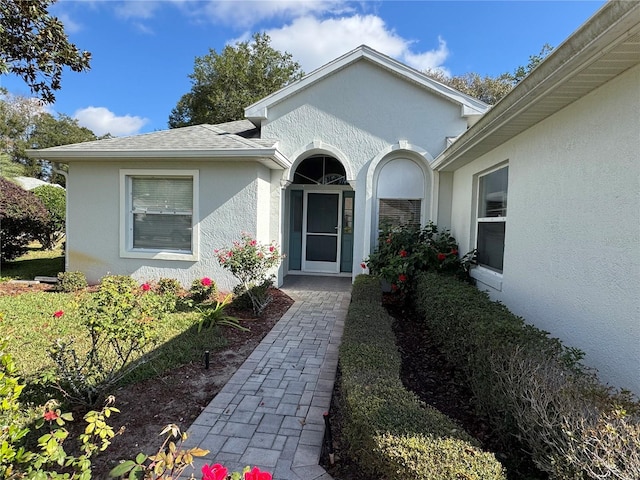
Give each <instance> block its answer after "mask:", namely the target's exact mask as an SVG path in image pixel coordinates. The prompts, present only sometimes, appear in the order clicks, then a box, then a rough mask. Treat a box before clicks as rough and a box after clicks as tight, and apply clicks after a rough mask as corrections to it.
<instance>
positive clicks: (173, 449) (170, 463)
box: [109, 424, 272, 480]
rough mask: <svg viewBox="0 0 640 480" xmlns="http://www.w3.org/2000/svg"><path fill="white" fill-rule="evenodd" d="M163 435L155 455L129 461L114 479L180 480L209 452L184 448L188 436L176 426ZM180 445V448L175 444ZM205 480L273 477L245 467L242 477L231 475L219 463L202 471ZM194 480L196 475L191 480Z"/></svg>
mask: <svg viewBox="0 0 640 480" xmlns="http://www.w3.org/2000/svg"><path fill="white" fill-rule="evenodd" d="M160 435H166V437H165V439H164V442H163V443H162V445H161V446H160V448H159V449H158V452H157V453H156V454H155V455H150V456H147V455H145V454H144V453H139V454H138V455H137V456H136V458H135V460H126V461H124V462H122V463H121V464H120V465H118V466H117V467H115V468H114V469H113V470H111V472H109V476H110V477H111V478H114V477H117V478H121V477H124V476H126V478H136V479H148V480H178V479H179V478H181V477H182V474H183V473H184V472H185V470H186V469H187V468H189V467H191V468H192V469H193V459H194V457H204V456H205V455H207V454H208V453H209V450H203V449H201V448H197V447H194V448H190V449H188V450H186V449H183V448H181V447H182V445H183V444H184V442H185V440H186V439H187V433H186V432H180V428H179V427H178V426H177V425H174V424H171V425H167V426H166V427H165V428H164V430H162V432H161V433H160ZM176 441H178V444H176ZM201 473H202V477H201V478H202V480H227V479H229V480H242V479H244V480H271V478H272V477H271V474H270V473H268V472H261V471H260V470H259V469H258V468H257V467H254V468H253V470H251V469H250V468H249V467H245V469H244V471H243V472H242V473H239V472H233V473H229V471H228V469H227V468H226V467H224V466H223V465H221V464H219V463H216V464H213V465H204V466H203V467H202V469H201ZM188 478H191V479H194V478H196V477H194V475H193V473H192V474H191V475H190V476H189V477H188Z"/></svg>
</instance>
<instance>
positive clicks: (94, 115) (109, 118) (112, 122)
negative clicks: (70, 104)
mask: <svg viewBox="0 0 640 480" xmlns="http://www.w3.org/2000/svg"><path fill="white" fill-rule="evenodd" d="M73 118H76V119H77V120H78V123H79V124H80V125H81V126H83V127H87V128H88V129H90V130H91V131H93V133H95V134H96V135H98V136H100V135H105V134H107V133H110V134H111V135H114V136H116V137H120V136H125V135H134V134H136V133H138V132H139V131H140V129H141V128H142V127H143V126H144V125H145V124H146V123H147V122H148V121H149V119H147V118H142V117H136V116H132V115H123V116H120V117H119V116H117V115H116V114H115V113H113V112H112V111H110V110H109V109H107V108H105V107H87V108H81V109H80V110H76V112H75V113H74V114H73Z"/></svg>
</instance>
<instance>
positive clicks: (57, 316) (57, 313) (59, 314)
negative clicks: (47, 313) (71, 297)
mask: <svg viewBox="0 0 640 480" xmlns="http://www.w3.org/2000/svg"><path fill="white" fill-rule="evenodd" d="M62 315H64V312H63V311H62V310H58V311H57V312H54V314H53V316H54V317H55V318H60V317H61V316H62Z"/></svg>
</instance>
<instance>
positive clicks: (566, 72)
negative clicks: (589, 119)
mask: <svg viewBox="0 0 640 480" xmlns="http://www.w3.org/2000/svg"><path fill="white" fill-rule="evenodd" d="M639 18H640V2H631V1H616V0H610V1H608V2H607V3H605V4H604V5H603V6H602V7H601V8H600V9H599V10H598V11H597V12H596V13H595V14H594V15H593V16H591V18H589V19H588V20H587V21H586V22H585V23H584V24H583V25H582V26H581V27H580V28H578V30H576V31H575V32H574V33H573V34H572V35H571V36H569V37H568V38H567V39H566V40H565V41H564V42H562V43H561V44H560V45H559V46H558V47H557V48H556V49H554V50H553V51H552V52H551V54H549V56H548V57H547V58H546V59H545V60H544V61H543V62H541V63H540V64H539V65H538V66H537V67H536V68H535V69H534V70H533V71H532V72H530V74H529V75H527V76H526V77H525V78H524V79H523V80H522V81H521V82H520V83H519V84H518V85H516V87H515V88H514V89H513V90H511V92H509V93H508V94H507V95H506V96H505V97H504V98H502V99H501V100H500V101H499V102H498V103H496V104H495V105H494V106H493V108H492V109H491V110H489V112H487V114H485V115H484V116H483V117H482V118H480V119H479V120H478V122H477V123H476V124H475V125H473V126H472V127H470V128H469V129H468V130H467V131H465V132H464V133H463V134H462V135H460V137H458V139H457V140H456V141H455V142H454V143H453V144H452V145H451V146H449V147H448V148H447V149H445V150H444V151H443V152H442V153H441V154H440V155H439V156H438V157H437V158H436V159H435V160H434V162H433V164H432V168H433V169H434V170H438V171H442V170H445V169H451V168H450V167H452V166H454V165H453V164H454V163H455V162H456V161H457V160H459V159H460V158H461V157H462V156H463V155H464V154H465V153H467V152H468V151H469V150H470V149H471V148H473V147H474V146H476V145H478V144H480V143H481V142H482V141H483V140H484V139H485V138H487V137H489V136H490V135H491V134H492V133H494V132H495V131H496V130H497V129H498V128H500V127H501V126H502V125H504V124H506V123H508V122H509V121H510V120H511V119H513V118H514V117H516V116H518V115H520V114H521V113H522V112H523V111H525V110H526V109H527V108H528V107H529V106H530V105H532V104H533V103H535V102H536V101H537V100H539V99H540V98H542V97H543V96H545V95H547V94H548V93H549V92H550V91H552V90H553V89H554V88H556V87H557V86H558V85H560V84H562V83H563V82H564V81H566V80H567V79H568V78H569V77H570V76H571V75H572V74H574V73H576V72H579V71H580V70H581V69H582V68H583V67H584V66H585V65H588V64H590V63H592V62H593V61H594V60H595V59H597V58H599V57H601V56H603V55H605V54H606V53H607V51H608V49H606V48H603V45H602V44H603V43H605V45H610V44H611V43H612V42H614V41H615V40H616V39H618V38H620V37H623V36H630V35H631V31H633V30H635V31H638V30H640V24H639V23H638V20H639ZM607 81H608V79H607V80H605V81H603V82H602V84H604V83H606V82H607ZM602 84H601V85H602ZM596 88H597V87H596ZM562 108H564V106H563V107H560V108H558V109H557V110H556V111H554V112H550V113H549V115H548V116H547V118H548V117H549V116H551V115H553V114H554V113H556V112H557V111H560V110H561V109H562ZM535 123H537V122H535ZM535 123H532V124H531V125H530V126H529V127H527V128H530V127H531V126H533V125H534V124H535ZM510 138H512V137H510ZM510 138H509V139H510ZM509 139H505V140H504V141H503V143H504V142H506V141H507V140H509ZM469 161H471V160H468V161H467V162H466V163H468V162H469Z"/></svg>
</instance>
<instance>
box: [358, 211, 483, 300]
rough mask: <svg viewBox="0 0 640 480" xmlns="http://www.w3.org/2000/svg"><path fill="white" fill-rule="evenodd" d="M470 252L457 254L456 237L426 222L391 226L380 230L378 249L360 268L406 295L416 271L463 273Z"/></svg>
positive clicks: (393, 289)
mask: <svg viewBox="0 0 640 480" xmlns="http://www.w3.org/2000/svg"><path fill="white" fill-rule="evenodd" d="M471 255H472V253H471V254H467V255H465V257H463V258H462V259H461V258H460V257H459V256H458V245H457V243H456V239H455V238H454V237H452V236H451V234H450V233H449V231H448V230H444V231H442V232H439V231H438V227H437V226H436V225H435V224H433V223H429V224H428V225H427V226H425V227H424V228H422V229H419V228H416V227H391V228H385V230H383V231H382V233H381V234H380V237H379V241H378V248H377V250H376V251H375V252H374V253H372V254H371V255H370V256H369V258H368V260H366V262H364V263H363V264H362V265H361V267H362V268H363V270H364V269H366V268H368V269H369V270H370V272H371V273H372V274H374V275H378V276H379V277H381V278H383V279H384V280H386V281H387V282H388V283H389V284H390V286H391V290H392V291H394V292H395V291H397V292H400V293H403V294H406V293H407V292H408V291H409V290H410V289H411V288H412V285H413V280H414V279H415V276H416V274H417V273H418V272H421V271H425V270H435V271H438V272H449V273H457V274H465V273H466V269H467V267H468V260H469V259H470V256H471Z"/></svg>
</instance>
